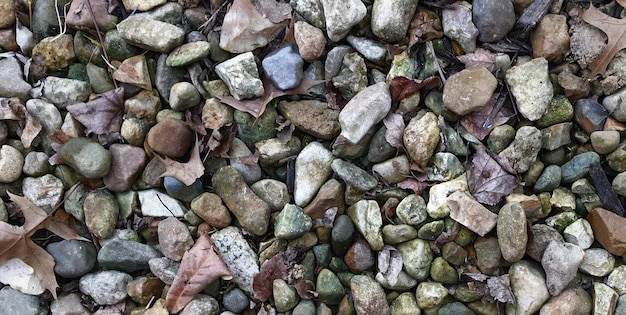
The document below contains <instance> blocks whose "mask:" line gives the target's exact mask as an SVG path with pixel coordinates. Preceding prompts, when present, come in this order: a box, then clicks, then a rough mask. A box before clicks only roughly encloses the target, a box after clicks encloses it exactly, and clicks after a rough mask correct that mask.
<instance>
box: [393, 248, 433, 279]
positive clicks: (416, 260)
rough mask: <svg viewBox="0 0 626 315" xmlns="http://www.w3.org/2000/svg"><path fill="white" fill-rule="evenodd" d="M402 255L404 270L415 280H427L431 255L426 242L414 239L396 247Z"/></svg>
mask: <svg viewBox="0 0 626 315" xmlns="http://www.w3.org/2000/svg"><path fill="white" fill-rule="evenodd" d="M396 248H397V249H398V251H399V252H400V254H402V263H403V264H404V270H405V271H406V272H407V273H408V274H409V275H411V276H412V277H414V278H415V279H417V280H420V281H423V280H425V279H426V278H428V275H429V271H430V264H431V262H432V260H433V253H432V251H431V249H430V246H429V245H428V242H426V241H424V240H421V239H414V240H411V241H408V242H404V243H402V244H398V245H397V246H396Z"/></svg>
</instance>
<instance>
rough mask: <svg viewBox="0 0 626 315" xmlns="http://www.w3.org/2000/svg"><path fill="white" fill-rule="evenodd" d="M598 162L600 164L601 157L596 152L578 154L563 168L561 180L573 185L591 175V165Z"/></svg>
mask: <svg viewBox="0 0 626 315" xmlns="http://www.w3.org/2000/svg"><path fill="white" fill-rule="evenodd" d="M597 162H600V156H599V155H598V153H596V152H585V153H582V154H578V155H576V156H574V157H573V158H572V159H571V160H569V161H567V163H565V164H563V165H562V166H561V180H562V181H563V182H564V183H572V182H574V181H576V180H577V179H580V178H583V177H585V176H587V175H588V174H589V167H590V165H591V163H597Z"/></svg>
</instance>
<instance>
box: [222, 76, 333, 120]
mask: <svg viewBox="0 0 626 315" xmlns="http://www.w3.org/2000/svg"><path fill="white" fill-rule="evenodd" d="M323 82H324V81H318V80H311V79H310V78H304V79H302V81H300V84H298V86H297V87H295V88H293V89H291V90H285V91H283V90H280V89H278V88H276V87H274V85H273V84H272V83H271V82H270V81H269V80H268V79H266V78H264V79H263V89H264V90H265V94H263V96H261V97H258V98H255V99H250V100H238V99H236V98H234V97H232V96H219V95H215V97H217V98H218V99H219V100H220V101H221V102H222V103H224V104H227V105H230V106H231V107H233V108H234V109H238V110H240V111H243V112H246V113H249V114H251V115H252V116H254V117H256V118H259V116H261V115H262V114H263V112H264V111H265V107H266V106H267V104H269V102H271V101H272V100H273V99H275V98H277V97H279V96H283V95H297V94H303V95H306V94H309V89H310V88H312V87H314V86H316V85H318V84H320V83H323Z"/></svg>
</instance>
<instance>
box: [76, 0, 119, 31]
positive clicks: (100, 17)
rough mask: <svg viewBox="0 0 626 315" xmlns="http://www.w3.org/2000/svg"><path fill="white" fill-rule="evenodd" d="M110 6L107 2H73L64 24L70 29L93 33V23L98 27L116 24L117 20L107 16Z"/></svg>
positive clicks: (98, 0)
mask: <svg viewBox="0 0 626 315" xmlns="http://www.w3.org/2000/svg"><path fill="white" fill-rule="evenodd" d="M89 4H91V10H90V9H89ZM112 6H113V5H112V4H111V3H110V2H109V1H108V0H74V1H72V5H71V6H70V9H69V10H68V11H67V14H66V16H65V22H66V23H67V24H68V25H70V26H71V27H72V28H76V29H80V30H83V31H95V30H96V27H95V26H94V21H95V23H96V24H97V25H98V26H100V27H102V26H104V25H111V24H114V23H117V18H116V17H115V16H114V15H111V14H109V13H110V12H111V7H112ZM92 13H93V14H92Z"/></svg>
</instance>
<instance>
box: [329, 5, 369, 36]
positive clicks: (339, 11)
mask: <svg viewBox="0 0 626 315" xmlns="http://www.w3.org/2000/svg"><path fill="white" fill-rule="evenodd" d="M320 2H321V3H322V7H323V10H324V17H325V18H326V31H327V33H328V38H330V40H332V41H333V42H338V41H340V40H342V39H343V38H344V37H345V36H346V35H347V34H348V32H350V29H352V27H353V26H355V25H357V24H358V23H359V22H361V20H362V19H363V18H364V17H365V15H366V14H367V9H366V8H365V4H363V2H361V1H360V0H347V1H344V2H341V3H340V2H337V1H333V0H320Z"/></svg>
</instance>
